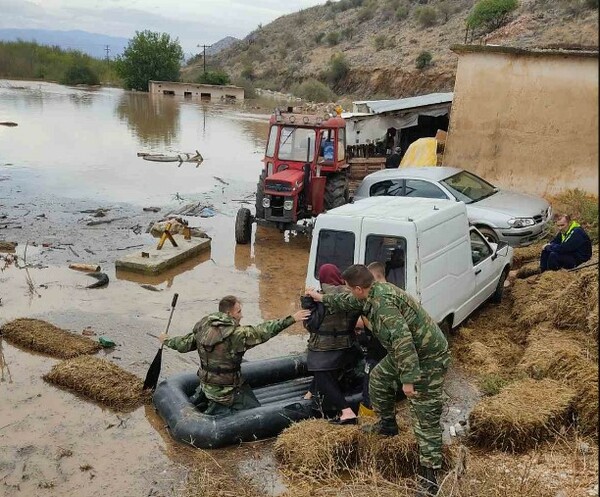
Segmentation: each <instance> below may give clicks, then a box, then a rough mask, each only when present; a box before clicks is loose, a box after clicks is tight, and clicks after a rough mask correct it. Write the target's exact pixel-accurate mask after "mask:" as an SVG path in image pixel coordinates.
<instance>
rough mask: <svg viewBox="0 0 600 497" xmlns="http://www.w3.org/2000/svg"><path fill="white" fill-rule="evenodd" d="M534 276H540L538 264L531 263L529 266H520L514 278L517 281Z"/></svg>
mask: <svg viewBox="0 0 600 497" xmlns="http://www.w3.org/2000/svg"><path fill="white" fill-rule="evenodd" d="M536 274H540V263H539V262H531V263H529V264H525V265H524V266H521V267H520V268H519V270H518V271H517V274H516V276H517V278H519V279H524V278H529V277H530V276H535V275H536Z"/></svg>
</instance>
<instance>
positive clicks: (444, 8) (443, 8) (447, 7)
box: [437, 0, 454, 23]
mask: <svg viewBox="0 0 600 497" xmlns="http://www.w3.org/2000/svg"><path fill="white" fill-rule="evenodd" d="M437 10H438V13H439V14H440V17H441V18H442V22H444V23H447V22H448V21H449V20H450V16H451V15H452V14H453V13H454V6H453V5H452V2H451V1H449V0H443V1H442V2H440V3H439V4H438V6H437Z"/></svg>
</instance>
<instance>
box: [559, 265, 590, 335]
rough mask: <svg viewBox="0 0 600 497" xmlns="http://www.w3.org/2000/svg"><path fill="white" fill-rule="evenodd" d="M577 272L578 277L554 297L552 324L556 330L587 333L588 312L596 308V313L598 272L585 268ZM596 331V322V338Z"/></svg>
mask: <svg viewBox="0 0 600 497" xmlns="http://www.w3.org/2000/svg"><path fill="white" fill-rule="evenodd" d="M578 272H579V273H580V275H579V277H578V278H577V279H575V280H574V281H573V282H571V283H570V284H569V285H567V286H565V288H564V290H563V291H562V292H560V294H558V295H557V296H556V307H555V309H554V319H553V323H554V325H555V326H556V327H558V328H576V329H580V330H582V331H588V330H589V328H588V314H589V311H590V309H594V307H596V312H597V306H598V271H597V268H590V269H587V268H586V269H581V270H579V271H578ZM572 274H577V273H572ZM597 329H598V327H597V321H596V333H595V335H596V337H597ZM593 331H594V330H593V329H592V332H593Z"/></svg>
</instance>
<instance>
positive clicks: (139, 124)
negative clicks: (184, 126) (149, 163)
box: [115, 92, 180, 147]
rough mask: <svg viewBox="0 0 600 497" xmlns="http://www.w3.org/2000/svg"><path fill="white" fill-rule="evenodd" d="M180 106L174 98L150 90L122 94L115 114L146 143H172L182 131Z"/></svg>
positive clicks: (155, 145) (148, 144)
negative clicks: (154, 93) (180, 129)
mask: <svg viewBox="0 0 600 497" xmlns="http://www.w3.org/2000/svg"><path fill="white" fill-rule="evenodd" d="M179 106H180V103H179V101H177V100H176V99H174V98H164V97H163V96H162V95H153V94H150V93H128V92H125V93H123V94H122V95H121V98H120V99H119V103H118V104H117V107H116V109H115V113H116V115H117V116H118V117H119V119H121V120H122V121H124V122H126V123H127V127H128V128H129V129H130V130H132V131H133V132H134V133H135V135H136V136H137V137H138V138H139V140H140V142H141V143H142V144H144V145H146V146H154V147H157V146H159V145H166V146H170V145H171V144H172V143H173V141H176V140H177V135H178V133H179Z"/></svg>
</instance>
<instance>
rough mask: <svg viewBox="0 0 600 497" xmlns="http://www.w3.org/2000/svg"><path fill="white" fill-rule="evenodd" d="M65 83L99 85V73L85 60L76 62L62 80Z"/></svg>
mask: <svg viewBox="0 0 600 497" xmlns="http://www.w3.org/2000/svg"><path fill="white" fill-rule="evenodd" d="M61 83H62V84H64V85H99V84H100V78H99V77H98V74H97V73H96V72H95V71H94V70H93V69H92V68H91V67H90V66H89V65H88V64H87V63H86V62H84V61H83V60H79V61H76V62H74V63H73V64H72V65H71V66H69V67H68V68H67V70H66V71H65V75H64V77H63V79H62V80H61Z"/></svg>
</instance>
